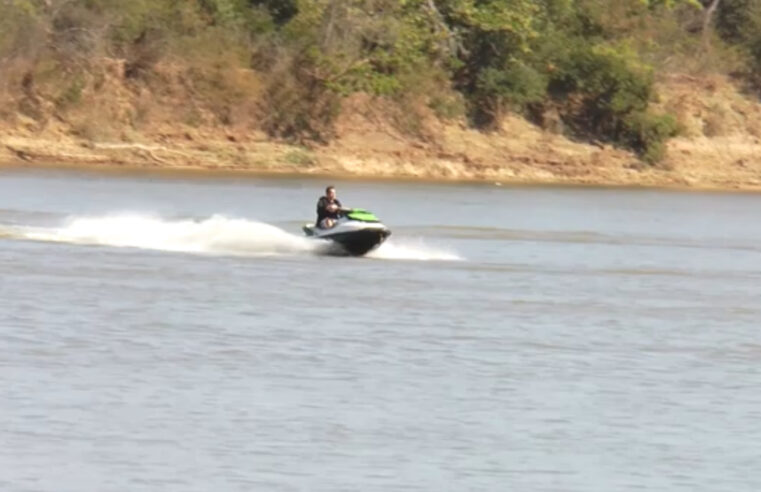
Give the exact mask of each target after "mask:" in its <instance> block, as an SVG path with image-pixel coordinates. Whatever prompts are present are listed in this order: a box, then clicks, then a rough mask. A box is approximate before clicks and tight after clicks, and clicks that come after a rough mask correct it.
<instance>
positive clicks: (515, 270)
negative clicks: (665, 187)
mask: <svg viewBox="0 0 761 492" xmlns="http://www.w3.org/2000/svg"><path fill="white" fill-rule="evenodd" d="M326 184H327V183H326V182H325V181H324V180H314V179H263V178H246V179H243V178H237V177H226V178H212V177H201V176H196V177H189V176H180V177H177V176H167V175H162V176H150V175H112V174H86V173H73V172H53V171H45V172H31V171H4V172H2V174H0V350H1V352H0V385H1V386H0V387H2V390H3V391H2V398H0V442H2V443H3V446H2V447H0V490H3V491H37V490H39V491H72V492H73V491H77V492H78V491H89V490H92V491H96V490H97V491H143V490H145V491H153V490H162V491H183V492H184V491H221V490H225V491H228V490H245V491H248V490H263V491H279V490H283V491H291V490H293V491H296V490H298V491H303V490H309V491H312V490H315V491H342V490H345V491H359V490H361V491H389V490H408V491H438V490H452V491H465V490H490V491H492V490H493V491H504V490H519V491H614V490H616V491H619V490H664V491H671V490H680V491H681V490H683V491H757V490H761V391H760V390H759V389H760V388H761V335H760V334H759V327H760V326H761V302H760V301H761V228H760V227H759V219H761V196H757V195H740V194H718V193H675V192H664V191H647V190H600V189H563V188H510V187H499V186H494V185H435V184H413V183H390V182H383V183H370V182H360V181H347V182H341V181H339V182H337V183H335V184H336V185H337V188H338V194H339V197H341V199H342V201H343V202H344V204H345V205H349V206H355V207H363V208H369V209H371V210H372V211H373V212H375V213H376V214H377V215H378V216H380V218H381V219H382V220H383V221H384V223H386V225H388V226H389V227H390V228H391V229H392V231H393V235H392V237H391V239H390V240H389V242H388V243H387V244H385V245H384V246H382V247H381V248H380V249H379V250H378V251H376V252H374V253H373V254H371V255H370V256H369V257H367V258H337V257H332V256H324V255H323V254H322V250H321V248H320V246H319V245H316V244H315V243H313V242H310V241H308V240H306V239H305V238H303V237H302V236H301V232H300V226H301V225H302V224H303V223H305V222H308V221H312V220H313V216H314V204H315V202H316V199H317V198H318V197H319V195H320V194H321V190H322V188H324V186H325V185H326Z"/></svg>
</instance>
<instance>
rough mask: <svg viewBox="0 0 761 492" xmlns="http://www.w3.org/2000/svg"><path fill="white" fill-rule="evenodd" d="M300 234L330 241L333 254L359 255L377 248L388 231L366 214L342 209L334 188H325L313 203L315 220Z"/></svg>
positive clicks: (360, 210) (361, 210) (368, 213)
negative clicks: (334, 248) (323, 192)
mask: <svg viewBox="0 0 761 492" xmlns="http://www.w3.org/2000/svg"><path fill="white" fill-rule="evenodd" d="M303 230H304V234H306V235H307V236H310V237H314V238H318V239H326V240H329V241H332V242H333V243H334V244H335V245H336V247H337V252H339V253H343V254H349V255H355V256H361V255H364V254H365V253H367V252H369V251H371V250H372V249H374V248H376V247H377V246H379V245H380V244H381V243H382V242H383V241H385V240H386V239H387V238H388V236H390V235H391V231H390V230H389V229H388V228H387V227H386V226H385V225H383V224H381V223H380V221H379V220H378V219H377V218H376V217H375V216H374V215H373V214H372V213H370V212H368V211H367V210H363V209H356V208H355V209H350V208H343V206H342V205H341V202H340V200H338V198H336V189H335V187H333V186H328V187H327V188H326V189H325V196H323V197H321V198H320V200H319V201H318V202H317V221H316V223H315V224H314V225H311V224H307V225H305V226H304V227H303Z"/></svg>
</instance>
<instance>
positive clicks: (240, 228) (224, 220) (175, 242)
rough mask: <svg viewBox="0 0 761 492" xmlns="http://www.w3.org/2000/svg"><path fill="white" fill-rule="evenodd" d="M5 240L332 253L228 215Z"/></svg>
mask: <svg viewBox="0 0 761 492" xmlns="http://www.w3.org/2000/svg"><path fill="white" fill-rule="evenodd" d="M0 237H4V238H10V239H26V240H32V241H46V242H58V243H69V244H83V245H98V246H112V247H129V248H139V249H147V250H157V251H170V252H183V253H195V254H212V255H213V254H216V255H237V256H270V255H298V254H316V255H321V254H328V253H329V251H330V248H329V243H327V242H325V241H321V240H315V239H310V238H306V237H304V236H300V235H296V234H292V233H290V232H287V231H285V230H283V229H280V228H279V227H276V226H274V225H271V224H267V223H264V222H259V221H254V220H249V219H241V218H230V217H225V216H223V215H213V216H211V217H209V218H206V219H202V220H192V219H183V220H176V219H175V220H171V219H164V218H161V217H155V216H149V215H144V214H112V215H102V216H73V217H69V218H67V219H66V220H64V221H63V223H62V224H61V225H60V226H58V227H32V226H22V225H6V226H3V225H0ZM367 256H368V257H370V258H374V259H380V260H420V261H427V260H440V261H452V260H460V259H461V258H460V257H459V256H457V255H456V254H454V253H451V252H448V251H443V250H440V249H436V248H433V247H430V246H427V245H425V244H423V243H422V242H421V241H417V242H410V241H406V242H405V241H402V240H396V239H393V238H392V239H390V240H389V241H387V242H386V243H384V244H383V245H381V246H380V247H379V248H378V249H377V250H375V251H373V252H371V253H370V254H368V255H367Z"/></svg>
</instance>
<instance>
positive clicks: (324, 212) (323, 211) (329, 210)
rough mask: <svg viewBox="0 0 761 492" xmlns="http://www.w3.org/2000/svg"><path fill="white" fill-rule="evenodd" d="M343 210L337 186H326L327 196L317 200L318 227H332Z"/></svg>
mask: <svg viewBox="0 0 761 492" xmlns="http://www.w3.org/2000/svg"><path fill="white" fill-rule="evenodd" d="M343 211H344V208H343V207H342V206H341V202H340V200H338V198H336V188H335V187H334V186H328V187H327V188H325V196H323V197H320V199H319V200H318V201H317V227H322V228H323V229H330V228H331V227H333V226H334V225H335V223H336V219H338V217H339V215H340V213H341V212H343Z"/></svg>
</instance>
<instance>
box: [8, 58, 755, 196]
mask: <svg viewBox="0 0 761 492" xmlns="http://www.w3.org/2000/svg"><path fill="white" fill-rule="evenodd" d="M167 76H169V75H167ZM123 78H124V77H123V74H122V73H120V68H119V66H118V65H117V66H111V67H108V68H107V69H106V71H105V72H104V75H103V76H102V77H101V81H100V83H99V89H98V91H97V92H95V91H93V92H92V93H85V94H83V96H82V97H83V101H84V103H83V104H80V105H79V106H78V107H77V108H76V109H74V110H67V111H65V112H64V111H61V110H60V109H56V108H55V107H54V105H53V103H51V102H50V97H49V95H48V94H44V93H42V91H41V90H39V89H38V90H37V91H38V92H35V89H34V88H32V89H31V90H29V91H27V92H26V93H25V95H24V96H23V97H21V98H19V97H17V98H16V99H15V100H13V101H12V103H13V104H12V105H8V104H6V105H5V107H6V108H8V107H15V108H21V109H19V110H18V111H12V112H10V113H9V112H8V111H5V112H4V113H2V114H0V118H2V119H1V120H0V165H6V166H11V165H16V166H18V165H21V166H51V165H54V166H78V167H80V166H85V167H93V168H114V167H129V168H134V167H138V168H154V169H169V170H172V169H197V170H209V171H217V170H219V171H230V170H233V171H244V172H252V173H289V174H293V173H296V174H315V175H341V176H354V177H370V178H379V177H387V178H426V179H448V180H488V181H494V182H500V183H554V184H590V185H625V186H669V187H687V188H720V189H753V190H755V189H761V159H759V158H758V156H760V155H761V138H759V137H760V136H761V104H759V103H756V102H755V101H752V100H751V99H750V98H749V97H746V96H744V95H743V94H742V93H741V92H740V91H738V89H737V88H736V87H735V86H733V85H732V84H731V83H730V82H729V81H728V80H726V79H722V78H718V77H715V78H706V79H695V78H691V77H686V76H682V77H680V76H673V77H670V78H668V79H666V80H663V81H662V82H661V83H660V87H659V92H660V94H661V95H662V100H661V102H660V103H659V105H660V106H662V107H663V108H664V109H667V110H669V111H670V112H672V113H673V114H676V115H677V116H678V118H679V120H680V122H681V123H682V125H683V126H684V128H685V134H684V136H681V137H679V138H676V139H673V140H672V141H671V142H670V143H669V149H668V157H667V158H666V160H665V161H664V162H663V163H661V164H659V165H658V166H649V165H646V164H644V163H642V162H641V161H639V160H638V159H637V158H636V157H635V156H634V155H633V154H631V153H630V152H626V151H623V150H619V149H615V148H613V147H610V146H595V145H590V144H586V143H579V142H574V141H571V140H569V139H567V138H565V137H563V136H561V135H559V134H555V133H553V132H550V131H544V130H542V129H540V128H538V127H536V126H535V125H532V124H530V123H528V122H527V121H525V120H523V119H521V118H519V117H515V116H510V117H507V118H506V119H505V120H504V121H503V123H502V125H501V127H500V128H499V129H498V130H497V131H494V132H491V133H483V132H479V131H475V130H473V129H470V128H467V127H466V125H464V124H463V123H462V122H458V121H451V120H447V121H445V120H440V119H437V118H435V117H433V116H432V114H431V112H430V111H428V110H426V109H421V108H405V110H404V113H402V112H401V110H400V109H399V108H398V107H396V108H395V107H394V106H393V105H390V104H389V103H386V102H383V101H379V100H377V99H372V98H370V97H367V96H362V95H356V96H353V97H351V98H349V99H347V100H346V101H345V102H344V104H343V109H342V113H341V115H340V117H339V119H338V121H337V124H336V138H335V139H333V140H332V141H331V143H330V144H328V145H325V146H312V147H310V148H306V147H302V146H297V145H291V144H287V143H283V142H278V141H275V140H273V139H270V138H268V137H267V136H266V135H264V134H263V133H261V132H259V131H256V130H251V128H256V124H255V121H253V122H252V121H245V120H244V119H241V118H238V119H237V120H234V121H233V122H232V123H228V124H225V125H222V124H220V123H218V122H215V119H214V117H213V115H210V114H208V113H209V110H208V107H207V106H204V105H203V104H202V103H198V102H197V101H195V100H193V99H192V98H193V97H194V96H193V93H192V92H188V91H185V92H183V91H166V93H162V92H161V91H160V90H156V89H152V88H151V87H150V86H148V87H137V86H130V85H129V84H127V83H126V82H124V81H123ZM240 83H241V84H244V85H245V84H249V85H250V86H251V87H254V86H255V81H253V80H246V77H245V76H241V82H240ZM175 85H181V84H175ZM6 96H7V95H6ZM6 100H7V97H6ZM189 106H193V107H194V108H197V111H196V113H197V114H196V116H195V118H194V120H193V121H188V119H187V118H183V117H180V116H178V115H179V113H178V111H179V110H180V109H183V108H184V109H187V107H189ZM25 107H27V108H29V107H31V108H32V109H33V111H24V108H25ZM146 108H148V109H146ZM239 109H245V108H240V107H239ZM246 114H249V115H255V111H253V110H251V111H248V112H246ZM135 115H140V116H141V118H142V120H143V121H142V122H141V123H140V124H139V125H136V124H135V123H134V120H135ZM400 128H406V129H405V130H400ZM411 135H412V136H411Z"/></svg>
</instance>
